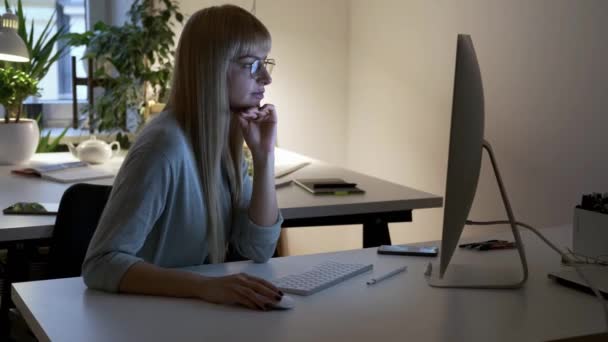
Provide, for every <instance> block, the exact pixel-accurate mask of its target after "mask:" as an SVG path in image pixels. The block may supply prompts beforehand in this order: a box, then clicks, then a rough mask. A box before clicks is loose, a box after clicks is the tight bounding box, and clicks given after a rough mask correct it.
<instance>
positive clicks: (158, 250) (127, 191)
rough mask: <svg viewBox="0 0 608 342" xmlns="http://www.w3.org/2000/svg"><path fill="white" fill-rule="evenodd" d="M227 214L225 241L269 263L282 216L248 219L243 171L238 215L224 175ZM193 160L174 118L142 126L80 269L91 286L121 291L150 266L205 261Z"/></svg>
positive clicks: (203, 220) (164, 117) (203, 214)
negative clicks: (271, 220) (266, 221)
mask: <svg viewBox="0 0 608 342" xmlns="http://www.w3.org/2000/svg"><path fill="white" fill-rule="evenodd" d="M222 178H223V182H222V189H223V191H222V192H221V204H220V206H221V213H222V219H223V228H224V230H225V233H226V238H227V240H226V241H229V242H230V244H231V246H233V247H234V248H235V249H236V251H237V252H239V254H241V255H242V256H245V257H248V258H250V259H252V260H254V261H255V262H265V261H267V260H268V259H269V258H270V257H271V256H272V254H273V252H274V250H275V247H276V243H277V240H278V238H279V234H280V227H281V223H282V222H283V218H282V216H281V214H280V213H279V216H278V217H277V221H276V223H275V224H274V225H272V226H269V227H261V226H258V225H256V224H255V223H253V222H252V221H251V220H250V219H249V216H248V207H249V200H250V198H251V188H252V184H251V179H250V177H249V176H248V175H247V168H246V165H245V163H244V165H243V169H242V178H243V182H242V183H243V191H242V196H243V198H242V201H241V203H243V206H242V208H239V209H238V210H237V212H236V213H234V215H233V210H232V206H231V200H230V190H229V186H228V181H227V178H226V177H222ZM201 189H202V188H201V185H200V182H199V177H198V172H197V168H196V164H195V161H194V157H193V156H192V152H191V150H190V147H189V144H188V143H187V139H186V137H185V135H184V134H183V131H182V130H181V129H180V128H179V124H178V123H177V121H176V120H175V119H174V117H173V116H172V115H171V114H170V113H168V112H163V113H161V114H159V117H157V118H156V119H154V120H153V121H151V122H150V123H148V124H147V125H146V127H144V129H143V130H142V132H141V133H140V134H139V136H138V138H137V140H136V142H135V143H134V144H133V146H132V147H131V149H130V150H129V153H128V155H127V157H126V158H125V161H124V163H123V164H122V167H121V169H120V171H119V172H118V175H117V176H116V179H115V181H114V186H113V188H112V193H111V194H110V198H109V200H108V203H107V205H106V207H105V209H104V211H103V214H102V216H101V219H100V221H99V225H98V226H97V230H96V231H95V234H94V235H93V239H92V240H91V243H90V245H89V249H88V251H87V255H86V257H85V260H84V263H83V265H82V275H83V277H84V281H85V283H86V285H87V286H88V287H90V288H94V289H100V290H105V291H111V292H117V291H118V286H119V284H120V281H121V279H122V277H123V275H124V273H125V272H126V271H127V269H128V268H129V267H131V266H132V265H133V264H134V263H136V262H138V261H142V260H143V261H146V262H149V263H152V264H155V265H158V266H161V267H185V266H192V265H200V264H203V263H205V261H206V259H207V254H208V247H207V242H206V236H207V218H206V212H207V210H206V207H205V203H204V197H203V193H202V191H201Z"/></svg>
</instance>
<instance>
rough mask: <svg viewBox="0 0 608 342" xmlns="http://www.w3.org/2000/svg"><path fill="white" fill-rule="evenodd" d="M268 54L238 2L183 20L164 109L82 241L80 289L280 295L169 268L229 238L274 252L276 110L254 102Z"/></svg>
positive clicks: (260, 29) (254, 251)
mask: <svg viewBox="0 0 608 342" xmlns="http://www.w3.org/2000/svg"><path fill="white" fill-rule="evenodd" d="M269 51H270V34H269V32H268V30H267V29H266V28H265V27H264V25H263V24H262V23H261V22H260V21H259V20H257V19H256V18H255V17H254V16H253V15H251V14H250V13H248V12H247V11H245V10H243V9H241V8H239V7H236V6H231V5H225V6H221V7H211V8H207V9H204V10H201V11H199V12H197V13H195V14H194V15H193V16H192V17H191V18H190V19H189V21H188V23H187V24H186V25H185V27H184V30H183V32H182V35H181V37H180V40H179V44H178V48H177V53H176V59H175V71H174V74H173V85H172V88H171V95H170V99H169V102H168V104H167V110H166V111H165V112H163V113H161V114H160V115H159V117H157V118H156V119H154V120H153V121H151V122H150V123H149V124H147V125H146V127H145V128H144V129H143V130H142V132H141V133H140V135H139V136H138V138H137V140H136V142H135V143H134V144H133V146H132V147H131V149H130V151H129V154H128V155H127V157H126V159H125V161H124V163H123V165H122V168H121V170H120V172H119V173H118V175H117V176H116V180H115V182H114V187H113V189H112V193H111V195H110V198H109V201H108V203H107V205H106V208H105V210H104V212H103V214H102V217H101V219H100V223H99V225H98V227H97V230H96V232H95V235H94V236H93V239H92V240H91V243H90V246H89V249H88V251H87V255H86V258H85V261H84V264H83V277H84V281H85V283H86V284H87V286H89V287H91V288H95V289H101V290H106V291H111V292H124V293H139V294H149V295H161V296H174V297H195V298H200V299H202V300H205V301H208V302H212V303H220V304H240V305H244V306H247V307H249V308H252V309H261V310H265V309H268V308H270V307H271V306H272V305H273V304H276V303H277V302H279V301H280V299H281V297H282V295H283V294H282V292H281V291H280V290H279V289H277V288H276V287H275V286H273V285H272V284H271V283H269V282H267V281H265V280H263V279H260V278H256V277H253V276H249V275H246V274H239V275H232V276H226V277H205V276H201V275H198V274H195V273H191V272H186V271H180V270H175V269H171V268H176V267H185V266H192V265H200V264H203V263H208V262H211V263H221V262H223V261H224V260H225V256H226V253H227V248H228V247H227V245H230V248H231V249H232V248H233V249H234V250H235V251H236V252H238V253H239V254H240V255H242V256H245V257H248V258H250V259H252V260H254V261H256V262H265V261H267V260H268V258H270V257H271V256H272V254H273V252H274V249H275V247H276V242H277V240H278V237H279V233H280V225H281V223H282V221H283V219H282V217H281V215H280V212H279V210H278V207H277V200H276V193H275V189H274V144H275V139H276V126H277V114H276V111H275V108H274V106H272V105H270V104H266V105H264V106H261V107H260V101H261V100H262V98H263V96H264V87H265V86H267V85H269V84H270V83H271V78H270V74H269V71H270V70H269V67H271V66H272V65H273V64H274V62H273V61H272V60H267V59H266V58H267V55H268V53H269ZM243 140H244V141H245V142H246V143H247V145H248V146H249V148H250V150H251V153H252V157H253V164H254V177H253V184H252V182H251V180H250V179H249V177H248V175H247V167H246V162H245V161H244V160H243V156H242V146H243Z"/></svg>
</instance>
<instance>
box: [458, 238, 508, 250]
mask: <svg viewBox="0 0 608 342" xmlns="http://www.w3.org/2000/svg"><path fill="white" fill-rule="evenodd" d="M458 247H460V248H467V249H476V250H479V251H489V250H493V249H513V248H515V243H514V242H511V241H505V240H487V241H481V242H473V243H464V244H462V245H458Z"/></svg>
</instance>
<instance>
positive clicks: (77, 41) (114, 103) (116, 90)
mask: <svg viewBox="0 0 608 342" xmlns="http://www.w3.org/2000/svg"><path fill="white" fill-rule="evenodd" d="M128 15H129V20H128V21H127V22H126V23H125V24H124V25H122V26H111V25H107V24H105V23H103V22H98V23H96V24H95V25H94V28H93V30H92V31H88V32H85V33H82V34H77V33H72V34H69V37H70V41H69V43H68V44H69V45H72V46H80V45H86V46H87V49H86V53H85V55H84V56H83V58H85V59H88V58H92V59H94V60H95V59H97V63H96V64H97V65H98V67H97V68H96V70H95V72H94V75H93V76H91V75H89V77H94V78H95V79H97V80H102V83H103V88H104V94H103V95H101V96H99V97H97V98H96V99H95V104H94V105H93V108H86V110H88V111H93V112H94V113H95V117H96V120H95V122H90V123H89V126H90V129H91V132H94V131H95V130H98V131H112V130H119V131H122V132H133V131H136V130H137V128H139V127H140V126H141V124H142V123H143V122H145V119H146V118H147V116H148V114H149V113H150V111H151V110H152V111H154V110H156V111H158V110H159V109H161V108H162V104H161V105H160V106H159V105H158V103H162V102H163V100H164V99H165V98H166V95H167V91H168V87H169V81H170V78H171V72H172V69H173V60H172V56H173V53H174V51H173V47H174V37H175V33H174V32H173V25H174V22H178V23H182V21H183V15H182V14H181V13H180V11H179V7H178V4H177V1H175V0H161V1H157V0H135V1H134V2H133V4H132V5H131V8H130V10H129V12H128ZM106 62H109V63H111V65H112V66H113V68H109V67H108V66H107V63H106ZM111 70H115V71H116V74H112V72H111ZM128 113H134V114H135V115H128ZM133 118H134V119H135V123H134V124H133V122H132V120H131V122H130V119H133Z"/></svg>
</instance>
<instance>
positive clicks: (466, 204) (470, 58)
mask: <svg viewBox="0 0 608 342" xmlns="http://www.w3.org/2000/svg"><path fill="white" fill-rule="evenodd" d="M483 129H484V99H483V85H482V83H481V72H480V70H479V64H478V63H477V55H476V54H475V48H474V47H473V41H472V40H471V36H469V35H464V34H459V35H458V44H457V47H456V71H455V76H454V95H453V98H452V123H451V128H450V149H449V159H448V175H447V181H446V190H445V206H444V213H443V235H442V244H441V256H440V261H441V264H440V271H439V273H440V276H441V277H443V275H444V273H445V271H446V269H447V267H448V265H449V263H450V259H451V258H452V255H453V254H454V250H455V249H456V245H457V244H458V240H459V239H460V234H461V233H462V230H463V228H464V224H465V221H466V220H467V217H468V216H469V211H470V210H471V206H472V204H473V199H474V198H475V192H476V191H477V182H478V180H479V171H480V169H481V154H482V147H483V139H484V134H483Z"/></svg>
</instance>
